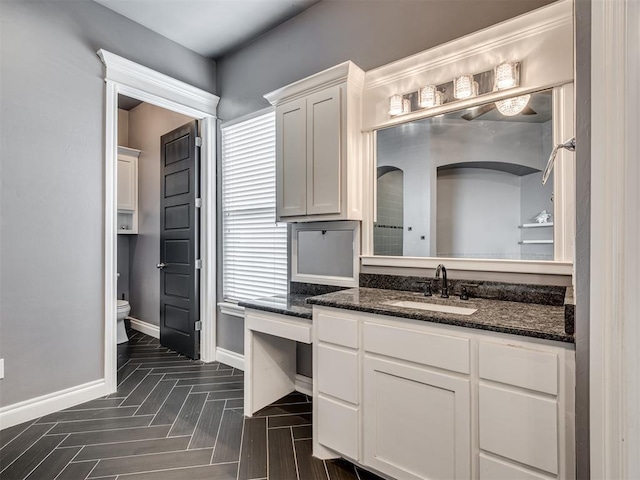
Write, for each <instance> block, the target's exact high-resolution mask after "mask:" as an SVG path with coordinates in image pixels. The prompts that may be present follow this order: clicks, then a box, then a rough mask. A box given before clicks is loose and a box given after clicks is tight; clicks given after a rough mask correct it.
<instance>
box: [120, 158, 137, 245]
mask: <svg viewBox="0 0 640 480" xmlns="http://www.w3.org/2000/svg"><path fill="white" fill-rule="evenodd" d="M139 156H140V150H135V149H133V148H127V147H118V175H117V183H118V189H117V192H118V193H117V207H118V208H117V209H118V233H122V234H125V233H128V234H134V233H138V157H139Z"/></svg>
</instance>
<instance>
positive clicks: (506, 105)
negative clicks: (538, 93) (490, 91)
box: [496, 95, 531, 117]
mask: <svg viewBox="0 0 640 480" xmlns="http://www.w3.org/2000/svg"><path fill="white" fill-rule="evenodd" d="M530 98H531V95H521V96H519V97H511V98H506V99H504V100H498V101H497V102H496V108H497V109H498V111H499V112H500V113H501V114H502V115H504V116H505V117H513V116H514V115H518V114H519V113H520V112H522V111H523V110H524V109H525V107H526V106H527V105H528V104H529V99H530Z"/></svg>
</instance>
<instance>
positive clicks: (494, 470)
mask: <svg viewBox="0 0 640 480" xmlns="http://www.w3.org/2000/svg"><path fill="white" fill-rule="evenodd" d="M514 479H517V480H549V477H548V476H546V475H545V476H542V475H539V474H538V473H536V472H533V471H531V470H525V469H524V468H522V467H520V466H518V465H514V464H511V463H507V462H505V461H503V460H499V459H497V458H490V457H488V456H486V455H484V454H482V453H481V454H480V480H514Z"/></svg>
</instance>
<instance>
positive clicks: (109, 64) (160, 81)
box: [97, 49, 220, 392]
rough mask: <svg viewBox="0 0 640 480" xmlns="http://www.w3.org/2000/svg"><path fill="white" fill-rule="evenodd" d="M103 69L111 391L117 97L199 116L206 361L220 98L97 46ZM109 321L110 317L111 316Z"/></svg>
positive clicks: (208, 355) (212, 304) (211, 349)
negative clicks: (217, 124)
mask: <svg viewBox="0 0 640 480" xmlns="http://www.w3.org/2000/svg"><path fill="white" fill-rule="evenodd" d="M97 54H98V56H99V57H100V59H101V60H102V63H103V64H104V65H105V67H106V73H105V83H106V91H105V95H106V102H105V105H106V108H105V111H106V113H105V158H104V162H105V170H104V172H105V173H104V179H105V180H104V191H105V199H104V218H105V225H104V282H105V283H104V291H105V296H104V314H105V322H104V325H105V329H104V332H105V335H104V342H105V343H104V378H105V384H106V386H107V390H108V391H109V392H114V391H115V390H116V387H117V377H116V322H115V318H116V292H117V277H116V270H117V268H116V262H117V242H116V238H117V236H116V234H117V222H116V217H117V215H116V213H117V205H116V202H117V198H116V197H117V195H116V193H117V192H116V178H117V161H116V158H117V147H118V145H117V139H118V95H119V94H122V95H126V96H128V97H132V98H135V99H138V100H142V101H143V102H147V103H151V104H153V105H156V106H158V107H161V108H165V109H167V110H171V111H174V112H177V113H181V114H183V115H188V116H190V117H193V118H195V119H198V120H201V137H202V140H203V143H202V149H201V169H202V170H201V178H202V180H201V191H202V208H201V256H202V270H201V284H200V291H201V295H200V315H201V320H202V330H201V332H200V335H201V336H200V354H201V359H202V360H203V361H205V362H210V361H214V360H215V344H216V337H215V323H216V301H215V295H216V277H215V268H216V243H215V237H216V236H215V225H216V209H215V199H216V184H215V168H216V164H215V158H216V155H215V152H216V134H215V132H216V125H215V122H216V111H217V106H218V102H219V100H220V98H219V97H217V96H216V95H213V94H211V93H209V92H205V91H204V90H201V89H199V88H196V87H193V86H191V85H188V84H186V83H184V82H181V81H179V80H176V79H174V78H171V77H169V76H167V75H164V74H162V73H159V72H156V71H154V70H151V69H150V68H147V67H144V66H142V65H139V64H137V63H135V62H132V61H130V60H127V59H125V58H123V57H120V56H118V55H115V54H113V53H110V52H108V51H106V50H103V49H100V50H98V52H97ZM111 319H113V320H111Z"/></svg>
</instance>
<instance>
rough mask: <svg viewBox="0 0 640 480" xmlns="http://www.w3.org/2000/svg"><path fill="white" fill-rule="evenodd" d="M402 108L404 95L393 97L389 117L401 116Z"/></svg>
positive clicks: (390, 101) (390, 102) (390, 100)
mask: <svg viewBox="0 0 640 480" xmlns="http://www.w3.org/2000/svg"><path fill="white" fill-rule="evenodd" d="M402 106H403V105H402V95H398V94H395V95H391V97H390V98H389V115H400V114H401V113H402Z"/></svg>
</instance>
